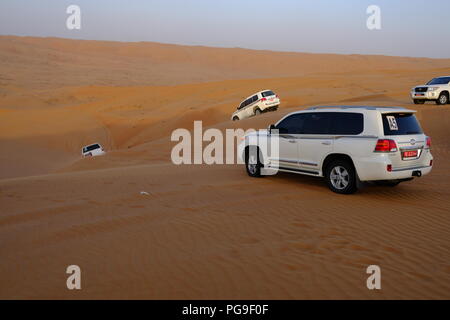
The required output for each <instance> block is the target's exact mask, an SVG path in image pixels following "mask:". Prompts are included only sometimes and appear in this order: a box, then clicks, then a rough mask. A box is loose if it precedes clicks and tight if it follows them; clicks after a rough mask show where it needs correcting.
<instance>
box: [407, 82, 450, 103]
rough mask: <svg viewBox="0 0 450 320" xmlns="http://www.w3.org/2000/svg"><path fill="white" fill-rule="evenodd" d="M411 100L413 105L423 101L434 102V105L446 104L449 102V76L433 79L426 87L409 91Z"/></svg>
mask: <svg viewBox="0 0 450 320" xmlns="http://www.w3.org/2000/svg"><path fill="white" fill-rule="evenodd" d="M411 98H412V99H413V101H414V103H415V104H424V103H425V101H436V104H447V103H449V101H450V99H449V98H450V76H448V77H439V78H434V79H432V80H431V81H429V82H428V83H427V84H426V85H423V86H418V87H415V88H413V89H412V90H411Z"/></svg>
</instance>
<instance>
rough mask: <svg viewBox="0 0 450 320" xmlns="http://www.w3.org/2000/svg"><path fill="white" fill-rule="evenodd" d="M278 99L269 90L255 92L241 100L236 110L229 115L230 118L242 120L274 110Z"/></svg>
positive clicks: (278, 101)
mask: <svg viewBox="0 0 450 320" xmlns="http://www.w3.org/2000/svg"><path fill="white" fill-rule="evenodd" d="M279 105H280V99H279V98H278V96H277V95H276V94H275V93H273V91H271V90H264V91H260V92H257V93H255V94H253V95H251V96H250V97H248V98H247V99H245V100H244V101H242V102H241V104H240V105H239V107H238V108H237V110H236V111H235V112H234V113H233V114H232V115H231V120H233V121H236V120H242V119H246V118H249V117H251V116H257V115H259V114H261V113H263V112H268V111H276V110H277V109H278V106H279Z"/></svg>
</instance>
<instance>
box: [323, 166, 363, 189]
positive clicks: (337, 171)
mask: <svg viewBox="0 0 450 320" xmlns="http://www.w3.org/2000/svg"><path fill="white" fill-rule="evenodd" d="M342 169H343V170H342ZM333 175H334V176H335V177H333ZM325 179H326V181H327V184H328V187H329V188H330V190H331V191H333V192H336V193H339V194H352V193H355V192H356V191H357V190H358V186H357V183H356V171H355V168H354V167H353V164H352V163H351V162H350V161H347V160H335V161H333V162H331V163H330V164H329V165H328V166H327V168H326V170H325Z"/></svg>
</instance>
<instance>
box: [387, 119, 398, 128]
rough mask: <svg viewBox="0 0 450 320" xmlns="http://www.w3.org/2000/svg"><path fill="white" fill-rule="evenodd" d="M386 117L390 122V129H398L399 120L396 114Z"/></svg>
mask: <svg viewBox="0 0 450 320" xmlns="http://www.w3.org/2000/svg"><path fill="white" fill-rule="evenodd" d="M386 119H387V121H388V123H389V129H391V130H398V126H397V121H396V120H395V117H394V116H386Z"/></svg>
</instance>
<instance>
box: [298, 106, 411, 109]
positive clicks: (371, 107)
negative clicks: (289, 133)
mask: <svg viewBox="0 0 450 320" xmlns="http://www.w3.org/2000/svg"><path fill="white" fill-rule="evenodd" d="M317 109H366V110H377V109H404V110H406V108H404V107H382V106H380V107H373V106H316V107H310V108H308V109H306V110H317Z"/></svg>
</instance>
